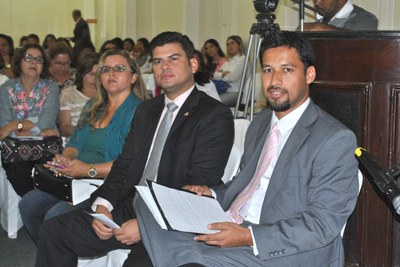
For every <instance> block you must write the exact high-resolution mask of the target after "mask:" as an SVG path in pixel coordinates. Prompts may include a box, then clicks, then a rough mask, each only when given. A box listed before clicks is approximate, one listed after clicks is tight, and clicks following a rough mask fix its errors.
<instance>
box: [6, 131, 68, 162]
mask: <svg viewBox="0 0 400 267" xmlns="http://www.w3.org/2000/svg"><path fill="white" fill-rule="evenodd" d="M61 151H62V139H61V137H59V136H55V135H52V136H45V137H36V136H32V137H10V136H7V137H5V138H4V139H3V141H2V143H1V159H2V161H3V162H4V163H12V162H19V161H32V162H35V163H45V162H46V161H48V160H51V159H52V158H53V157H54V155H56V154H60V153H61Z"/></svg>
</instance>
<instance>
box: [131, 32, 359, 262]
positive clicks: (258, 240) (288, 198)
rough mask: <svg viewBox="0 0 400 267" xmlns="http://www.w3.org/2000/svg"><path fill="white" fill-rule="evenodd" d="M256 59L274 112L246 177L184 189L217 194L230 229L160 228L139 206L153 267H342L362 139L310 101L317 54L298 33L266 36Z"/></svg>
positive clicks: (249, 154)
mask: <svg viewBox="0 0 400 267" xmlns="http://www.w3.org/2000/svg"><path fill="white" fill-rule="evenodd" d="M260 60H261V65H262V70H263V73H262V85H263V92H264V96H265V97H266V99H267V101H268V106H269V108H270V109H267V110H265V111H263V112H261V113H260V114H259V115H257V116H256V118H255V119H254V120H253V122H252V123H251V124H250V127H249V129H248V131H247V134H246V144H245V151H244V154H243V157H242V164H241V171H240V173H239V174H238V176H237V177H236V178H234V179H233V180H232V181H230V182H228V183H226V184H224V185H221V186H217V187H213V188H212V189H210V188H209V187H207V186H198V185H197V186H187V187H186V189H189V190H191V191H193V192H196V193H197V194H199V195H208V196H210V195H214V196H215V197H216V199H217V200H218V201H219V203H220V204H221V206H222V208H223V209H224V210H225V211H227V213H228V214H229V215H230V216H231V217H232V221H233V222H215V223H212V224H210V225H209V226H208V227H209V228H210V229H213V230H217V231H218V232H217V233H216V234H208V235H197V236H196V235H193V234H190V233H182V232H175V231H166V230H162V229H161V228H160V227H159V225H158V224H157V222H156V221H155V220H154V218H153V217H152V215H151V213H150V212H149V210H148V209H147V206H146V205H145V204H144V202H143V201H142V199H141V198H139V199H138V201H137V202H136V203H135V206H134V208H135V211H136V214H137V218H138V222H139V229H140V233H141V237H142V241H143V244H144V245H145V248H146V250H147V252H148V253H149V256H150V258H151V260H152V262H153V265H154V266H157V267H160V266H268V267H275V266H276V267H281V266H305V267H321V266H331V267H333V266H335V267H339V266H343V263H344V251H343V244H342V240H341V237H340V231H341V228H342V227H343V226H344V224H345V223H346V221H347V219H348V217H349V216H350V214H351V213H352V211H353V209H354V207H355V204H356V200H357V194H358V179H357V166H358V164H357V161H356V159H355V157H354V150H355V148H356V145H357V144H356V138H355V136H354V134H353V133H352V132H351V131H350V130H349V129H347V128H346V127H345V126H344V125H342V124H341V123H340V122H339V121H337V120H336V119H334V118H333V117H332V116H330V115H329V114H327V113H326V112H324V111H323V110H322V109H321V108H319V107H318V106H317V105H315V104H314V103H313V102H312V100H311V99H310V98H309V84H310V83H312V82H313V81H314V79H315V75H316V71H315V67H314V52H313V50H312V47H311V45H310V44H309V43H308V42H307V41H306V40H304V39H303V38H302V37H301V36H300V35H299V34H298V33H295V32H279V33H276V34H273V35H271V36H267V37H266V38H264V40H263V42H262V44H261V50H260ZM271 128H272V130H271ZM267 136H268V137H267ZM272 136H273V137H274V138H271V137H272ZM271 140H274V141H275V142H272V141H271ZM272 151H274V152H273V153H270V152H272ZM264 152H267V153H264ZM265 162H267V163H268V164H265ZM257 178H258V180H257ZM254 181H256V182H255V183H254ZM250 185H252V186H254V187H253V189H248V186H250ZM246 191H247V192H249V193H250V194H248V195H247V196H248V198H247V199H246V198H242V197H243V196H244V195H245V193H243V192H246ZM240 199H242V200H243V199H244V200H245V201H244V202H243V201H242V202H241V203H240ZM236 204H240V205H236ZM210 212H211V211H210Z"/></svg>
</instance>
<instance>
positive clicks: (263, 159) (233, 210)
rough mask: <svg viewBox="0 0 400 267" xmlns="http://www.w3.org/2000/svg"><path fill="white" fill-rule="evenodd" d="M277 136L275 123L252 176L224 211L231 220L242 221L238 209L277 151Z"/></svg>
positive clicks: (247, 198) (254, 187) (253, 190)
mask: <svg viewBox="0 0 400 267" xmlns="http://www.w3.org/2000/svg"><path fill="white" fill-rule="evenodd" d="M279 138H280V132H279V129H278V127H277V126H276V123H275V124H274V125H273V126H272V129H271V131H270V132H269V134H268V136H267V138H266V140H265V143H264V147H263V150H262V152H261V156H260V162H259V164H258V167H257V170H256V172H255V174H254V176H253V178H252V179H251V181H250V183H249V184H248V185H247V186H246V188H245V189H244V190H243V191H242V192H241V193H240V194H239V195H238V196H237V197H236V199H235V200H234V201H233V202H232V204H231V206H230V208H229V209H228V211H227V212H226V213H227V214H228V215H229V216H230V217H231V218H232V220H233V221H235V222H236V223H238V224H241V223H243V218H242V217H241V216H240V214H239V211H240V209H241V208H242V207H243V205H244V204H246V202H247V201H248V200H249V199H250V197H251V195H252V194H253V193H254V192H255V191H256V189H257V187H258V185H259V184H260V180H261V178H262V176H263V175H264V173H265V172H266V171H267V168H268V166H269V164H270V163H271V160H272V159H273V158H274V157H275V155H276V153H277V152H278V146H279Z"/></svg>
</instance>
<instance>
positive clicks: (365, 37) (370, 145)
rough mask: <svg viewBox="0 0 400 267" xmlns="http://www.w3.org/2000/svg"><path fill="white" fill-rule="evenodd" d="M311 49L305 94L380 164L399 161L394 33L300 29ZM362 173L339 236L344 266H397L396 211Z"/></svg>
mask: <svg viewBox="0 0 400 267" xmlns="http://www.w3.org/2000/svg"><path fill="white" fill-rule="evenodd" d="M303 35H304V36H305V37H306V38H308V39H309V40H310V41H311V43H312V45H313V47H314V49H315V52H316V58H317V62H316V69H317V79H318V80H317V81H316V83H315V84H314V85H313V86H312V89H311V97H312V98H313V99H314V100H315V102H317V103H318V104H319V105H321V106H322V107H323V108H324V109H326V110H327V111H328V112H329V113H331V114H332V115H333V116H335V117H337V118H338V119H339V120H341V121H342V122H343V123H344V124H346V125H347V126H348V127H349V128H350V129H352V130H353V131H354V132H355V133H356V135H357V137H358V142H359V145H360V146H362V147H364V148H366V149H367V150H368V152H369V153H370V154H371V156H372V157H373V158H374V159H375V160H376V161H377V163H378V164H379V165H380V166H381V167H382V168H383V169H386V170H387V169H389V168H391V167H392V166H394V165H396V164H399V163H400V131H399V130H400V125H399V124H400V121H399V120H400V110H399V109H400V108H399V107H400V106H399V104H400V93H399V92H400V86H399V84H400V42H399V40H400V33H399V32H382V33H372V32H363V33H354V32H353V33H351V32H347V33H339V32H337V33H303ZM395 215H396V214H395V212H394V210H393V207H392V205H391V203H390V201H387V199H386V198H385V197H384V196H382V194H381V193H380V192H379V190H377V189H376V187H375V185H374V183H373V181H372V180H371V177H369V176H368V175H365V178H364V184H363V188H362V190H361V193H360V196H359V199H358V203H357V207H356V210H355V212H354V213H353V215H352V216H351V218H350V219H349V222H348V226H347V227H346V233H345V236H344V239H343V242H344V246H345V253H346V255H345V256H346V262H345V265H346V266H360V267H361V266H365V267H380V266H382V267H391V266H400V265H399V262H400V259H399V257H400V256H399V255H400V250H399V248H400V244H399V242H400V231H399V229H400V226H399V221H400V220H399V216H395Z"/></svg>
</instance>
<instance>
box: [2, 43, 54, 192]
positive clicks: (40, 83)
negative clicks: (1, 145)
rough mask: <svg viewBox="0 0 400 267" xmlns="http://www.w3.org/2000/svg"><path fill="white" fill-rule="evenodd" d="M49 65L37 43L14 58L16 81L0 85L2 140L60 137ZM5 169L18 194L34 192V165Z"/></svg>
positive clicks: (16, 165)
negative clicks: (9, 138) (19, 137)
mask: <svg viewBox="0 0 400 267" xmlns="http://www.w3.org/2000/svg"><path fill="white" fill-rule="evenodd" d="M48 64H49V63H48V61H47V59H46V56H45V53H44V50H43V48H42V47H41V46H40V45H37V44H28V45H26V46H24V47H23V48H21V49H19V50H18V51H17V53H16V55H14V58H13V71H14V73H15V75H16V78H15V79H10V80H8V81H7V82H6V83H4V84H3V85H2V86H0V139H3V138H4V137H6V136H9V135H10V136H31V135H40V136H50V135H59V133H58V131H57V126H56V120H57V114H58V111H59V89H58V86H57V84H56V83H54V82H53V81H50V80H48V79H46V77H47V73H48ZM3 168H4V169H5V171H6V174H7V178H8V179H9V180H10V182H11V184H12V186H13V187H14V190H15V191H16V193H17V194H18V195H20V196H23V195H24V194H25V193H27V192H29V191H30V190H32V189H33V183H32V178H31V173H32V168H33V163H32V162H28V161H27V162H18V163H4V162H3Z"/></svg>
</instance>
